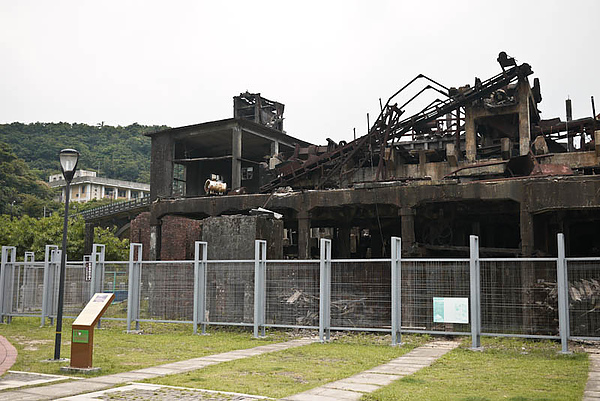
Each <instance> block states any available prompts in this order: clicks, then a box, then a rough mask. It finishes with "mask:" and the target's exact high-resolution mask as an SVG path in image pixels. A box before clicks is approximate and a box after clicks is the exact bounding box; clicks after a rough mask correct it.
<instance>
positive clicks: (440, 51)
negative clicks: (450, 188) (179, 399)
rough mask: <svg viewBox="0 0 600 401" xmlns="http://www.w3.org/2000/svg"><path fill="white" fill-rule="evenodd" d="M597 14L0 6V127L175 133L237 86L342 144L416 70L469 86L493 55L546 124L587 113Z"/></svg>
mask: <svg viewBox="0 0 600 401" xmlns="http://www.w3.org/2000/svg"><path fill="white" fill-rule="evenodd" d="M599 19H600V1H599V0H570V1H567V0H564V1H555V0H542V1H528V0H516V1H515V0H502V1H466V0H464V1H446V0H440V1H432V0H422V1H414V0H412V1H393V0H390V1H376V0H371V1H360V2H359V1H348V0H346V1H328V0H320V1H312V0H310V1H306V0H304V1H294V2H291V1H272V2H266V1H257V0H254V1H248V0H246V1H214V0H212V1H179V0H178V1H149V0H144V1H127V0H118V1H107V0H102V1H100V0H98V1H82V0H73V1H47V0H43V1H25V0H24V1H12V0H0V54H1V59H0V122H1V123H10V122H14V121H19V122H24V123H28V122H36V121H40V122H59V121H64V122H71V123H73V122H82V123H88V124H97V123H100V122H102V121H104V123H105V124H109V125H129V124H132V123H134V122H137V123H139V124H148V125H153V124H157V125H162V124H164V125H169V126H172V127H176V126H182V125H189V124H196V123H200V122H205V121H210V120H217V119H223V118H229V117H232V113H233V112H232V104H233V101H232V97H233V96H235V95H238V94H239V93H240V92H245V91H246V90H248V91H250V92H260V93H261V94H262V95H263V96H264V97H266V98H269V99H271V100H276V101H279V102H282V103H284V104H285V105H286V109H285V114H284V116H285V118H286V119H285V122H284V129H285V130H286V131H287V133H288V134H290V135H292V136H296V137H299V138H302V139H305V140H307V141H310V142H313V143H324V142H325V138H326V137H331V138H333V139H335V140H342V139H345V140H348V139H352V129H353V128H354V127H356V130H357V133H358V134H359V135H362V134H364V133H365V131H366V125H367V124H366V113H367V112H369V113H370V114H371V116H372V117H371V122H372V121H373V119H374V117H373V116H375V115H376V114H377V113H378V109H379V98H383V102H384V103H385V101H386V100H387V98H388V97H389V96H390V95H392V94H393V93H394V92H395V91H396V90H397V89H399V88H400V87H401V86H402V85H404V84H405V83H406V82H408V81H409V80H410V79H412V78H413V77H414V76H415V75H417V74H419V73H423V74H426V75H428V76H430V77H431V78H433V79H435V80H437V81H438V82H440V83H442V84H444V85H446V86H461V85H464V84H471V85H472V84H473V82H474V78H475V77H476V76H477V77H480V78H481V79H482V80H484V79H487V78H489V77H491V76H493V75H495V74H497V73H498V72H500V71H501V70H500V67H499V65H498V63H497V62H496V58H497V55H498V53H499V52H500V51H502V50H504V51H506V52H507V53H508V54H509V55H511V56H513V57H515V58H516V59H517V62H519V63H523V62H527V63H529V64H530V65H531V66H532V68H533V71H534V75H533V77H538V78H540V80H541V88H542V96H543V101H542V103H541V104H540V105H539V108H540V110H541V111H542V117H543V118H551V117H557V116H559V117H561V118H562V119H563V120H564V119H565V105H564V101H565V99H566V98H567V97H570V98H571V99H572V101H573V113H574V117H575V118H579V117H587V116H591V114H592V113H591V103H590V96H595V99H596V110H597V113H600V79H599V74H598V71H599V70H600V56H599V54H600V51H599V48H600V47H599V44H600V22H599ZM533 77H530V79H531V80H532V78H533ZM424 85H425V83H422V84H420V85H416V86H415V87H414V90H415V91H416V90H418V89H421V88H422V87H423V86H424ZM409 95H410V93H407V95H406V96H404V97H403V98H401V99H399V100H398V101H399V102H400V103H403V100H407V99H408V97H409ZM435 97H436V96H433V95H430V97H429V98H424V100H423V101H424V102H425V103H428V102H429V101H430V100H432V99H434V98H435Z"/></svg>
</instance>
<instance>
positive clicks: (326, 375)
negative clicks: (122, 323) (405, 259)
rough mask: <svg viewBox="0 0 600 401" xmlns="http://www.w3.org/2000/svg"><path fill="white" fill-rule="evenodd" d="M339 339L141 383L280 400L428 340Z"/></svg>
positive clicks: (346, 336)
mask: <svg viewBox="0 0 600 401" xmlns="http://www.w3.org/2000/svg"><path fill="white" fill-rule="evenodd" d="M402 339H403V341H404V342H405V343H406V344H405V345H403V346H402V347H391V346H390V336H389V335H388V336H380V335H374V334H369V335H365V334H339V335H338V336H337V338H336V339H335V340H334V341H332V342H330V343H327V344H320V343H315V344H310V345H307V346H303V347H299V348H293V349H289V350H285V351H279V352H273V353H269V354H264V355H260V356H255V357H251V358H246V359H241V360H237V361H231V362H226V363H221V364H218V365H214V366H209V367H207V368H204V369H202V370H198V371H194V372H189V373H185V374H179V375H171V376H165V377H162V378H157V379H150V380H147V382H149V383H157V384H166V385H171V386H182V387H195V388H202V389H209V390H219V391H233V392H240V393H245V394H256V395H263V396H269V397H276V398H277V397H285V396H288V395H291V394H295V393H299V392H302V391H305V390H308V389H310V388H313V387H317V386H321V385H323V384H325V383H328V382H331V381H335V380H339V379H342V378H344V377H348V376H351V375H353V374H355V373H358V372H361V371H363V370H365V369H369V368H371V367H374V366H377V365H380V364H382V363H385V362H387V361H389V360H391V359H393V358H396V357H398V356H401V355H402V354H404V353H406V352H408V351H410V350H411V349H413V348H415V347H416V346H419V345H421V344H423V343H425V342H426V341H427V340H428V337H423V336H408V335H407V336H403V337H402Z"/></svg>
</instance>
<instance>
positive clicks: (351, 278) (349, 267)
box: [331, 260, 392, 329]
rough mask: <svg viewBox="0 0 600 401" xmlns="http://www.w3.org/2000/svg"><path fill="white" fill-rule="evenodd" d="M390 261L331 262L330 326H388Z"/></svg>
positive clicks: (390, 304)
mask: <svg viewBox="0 0 600 401" xmlns="http://www.w3.org/2000/svg"><path fill="white" fill-rule="evenodd" d="M391 277H392V276H391V271H390V260H360V261H345V260H344V261H339V260H332V261H331V327H336V328H338V327H340V328H341V327H343V328H367V329H369V328H380V329H382V328H387V329H389V328H390V327H391V316H392V315H391V313H392V298H391V297H392V293H391Z"/></svg>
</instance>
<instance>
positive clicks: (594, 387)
mask: <svg viewBox="0 0 600 401" xmlns="http://www.w3.org/2000/svg"><path fill="white" fill-rule="evenodd" d="M589 356H590V372H589V373H588V381H587V383H586V385H585V390H584V391H583V401H593V400H600V354H597V353H590V354H589Z"/></svg>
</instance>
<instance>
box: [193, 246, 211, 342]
mask: <svg viewBox="0 0 600 401" xmlns="http://www.w3.org/2000/svg"><path fill="white" fill-rule="evenodd" d="M207 251H208V244H207V243H206V242H204V241H196V242H195V247H194V316H193V320H194V334H198V325H199V324H201V325H202V334H206V260H207V254H208V252H207Z"/></svg>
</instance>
